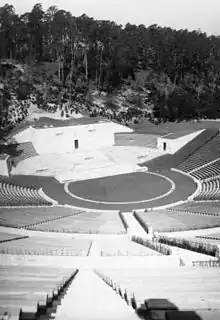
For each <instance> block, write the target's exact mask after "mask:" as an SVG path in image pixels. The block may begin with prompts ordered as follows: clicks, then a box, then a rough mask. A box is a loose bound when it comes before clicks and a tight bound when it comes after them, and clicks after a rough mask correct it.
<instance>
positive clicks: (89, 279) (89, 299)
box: [55, 270, 139, 320]
mask: <svg viewBox="0 0 220 320" xmlns="http://www.w3.org/2000/svg"><path fill="white" fill-rule="evenodd" d="M63 319H65V320H82V319H83V320H103V319H105V320H112V319H114V320H123V319H126V320H137V319H139V318H138V316H137V315H136V314H135V311H134V310H133V309H132V307H131V306H127V305H126V303H125V301H124V300H123V299H122V298H121V297H120V296H119V295H117V294H116V293H115V292H114V291H113V290H112V289H111V288H110V287H109V286H108V285H106V284H105V283H104V282H103V281H102V280H101V279H100V278H99V277H98V276H97V275H96V274H95V273H94V272H93V271H92V270H82V271H79V273H78V274H77V276H76V278H75V279H74V280H73V282H72V284H71V285H70V288H69V289H68V291H67V293H66V295H65V297H64V299H63V300H62V303H61V305H60V306H58V308H57V312H56V315H55V320H63Z"/></svg>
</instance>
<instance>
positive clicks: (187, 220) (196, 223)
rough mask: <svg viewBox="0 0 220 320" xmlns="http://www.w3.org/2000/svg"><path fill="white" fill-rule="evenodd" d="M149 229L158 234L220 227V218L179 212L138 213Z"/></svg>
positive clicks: (156, 211)
mask: <svg viewBox="0 0 220 320" xmlns="http://www.w3.org/2000/svg"><path fill="white" fill-rule="evenodd" d="M137 215H138V216H139V217H140V218H141V220H142V221H143V223H144V224H145V225H146V227H147V228H148V227H149V226H151V227H152V228H153V230H154V231H157V232H172V231H187V230H197V229H206V228H214V227H220V216H208V215H200V216H198V214H193V213H192V214H189V213H187V212H182V211H179V210H175V208H173V210H170V209H169V210H168V209H167V210H155V211H148V212H137Z"/></svg>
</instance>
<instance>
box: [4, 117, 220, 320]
mask: <svg viewBox="0 0 220 320" xmlns="http://www.w3.org/2000/svg"><path fill="white" fill-rule="evenodd" d="M33 121H34V120H33ZM155 127H156V126H155ZM155 127H151V126H150V125H149V127H147V129H146V130H145V131H141V130H140V131H138V130H136V131H135V130H134V129H130V128H127V127H124V126H122V125H119V124H116V123H113V122H109V121H104V120H102V121H98V120H96V121H94V120H91V119H90V120H89V118H85V119H80V120H79V119H76V120H75V122H73V121H72V122H70V121H63V122H62V125H61V122H59V121H54V122H53V121H52V120H51V119H50V121H48V123H47V121H46V119H41V121H39V120H38V121H35V122H33V123H25V124H23V125H22V126H20V127H19V128H16V130H14V131H13V132H12V133H11V134H10V136H8V139H7V141H8V144H7V146H8V147H9V146H12V147H13V149H14V153H12V154H1V155H0V269H1V272H0V319H4V320H6V319H12V320H15V319H16V320H18V319H20V320H24V319H25V320H32V319H36V320H49V319H55V320H61V319H62V320H64V319H67V320H68V319H69V320H70V319H71V320H93V319H94V320H99V319H100V320H105V319H106V320H110V319H111V320H113V319H114V320H119V319H120V320H123V319H126V320H128V319H132V320H133V319H152V320H154V319H155V320H156V319H157V320H158V319H159V320H172V319H173V320H174V319H175V320H181V319H189V320H191V319H197V320H199V319H200V320H219V319H220V254H219V252H220V251H219V249H220V131H219V129H220V124H219V123H218V122H205V121H204V122H201V123H183V124H171V125H169V124H168V125H167V127H166V130H165V126H163V129H162V130H161V128H160V127H159V126H158V127H156V129H155ZM7 146H6V147H7Z"/></svg>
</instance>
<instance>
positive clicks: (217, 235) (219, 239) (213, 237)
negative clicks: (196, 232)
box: [196, 231, 220, 245]
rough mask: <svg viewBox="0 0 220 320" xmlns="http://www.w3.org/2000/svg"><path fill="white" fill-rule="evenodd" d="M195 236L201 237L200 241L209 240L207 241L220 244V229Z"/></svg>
mask: <svg viewBox="0 0 220 320" xmlns="http://www.w3.org/2000/svg"><path fill="white" fill-rule="evenodd" d="M196 238H199V239H202V242H209V243H215V244H218V245H219V244H220V231H219V232H212V233H208V234H207V235H205V234H204V235H202V236H196Z"/></svg>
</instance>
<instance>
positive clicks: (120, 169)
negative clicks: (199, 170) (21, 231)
mask: <svg viewBox="0 0 220 320" xmlns="http://www.w3.org/2000/svg"><path fill="white" fill-rule="evenodd" d="M161 154H162V152H161V151H158V150H156V149H151V148H144V147H134V146H131V147H130V146H126V147H125V146H112V147H109V148H107V147H106V148H102V149H100V150H96V151H92V152H91V151H89V152H88V151H87V152H86V151H85V152H76V153H71V154H50V155H38V156H35V157H32V158H28V159H25V160H24V161H22V162H20V163H19V164H18V165H17V167H16V168H13V170H12V174H13V175H14V174H15V175H17V174H25V175H38V176H40V175H42V176H54V177H56V178H57V180H59V181H66V180H84V179H92V178H98V177H103V176H110V175H115V174H120V173H129V172H134V171H136V170H137V164H138V163H141V162H144V161H147V160H150V159H153V158H155V157H158V156H159V155H161Z"/></svg>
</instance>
